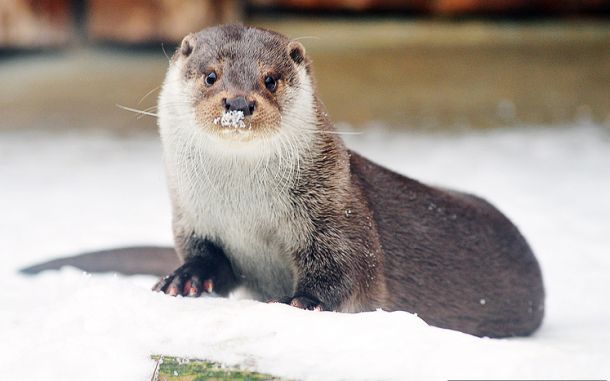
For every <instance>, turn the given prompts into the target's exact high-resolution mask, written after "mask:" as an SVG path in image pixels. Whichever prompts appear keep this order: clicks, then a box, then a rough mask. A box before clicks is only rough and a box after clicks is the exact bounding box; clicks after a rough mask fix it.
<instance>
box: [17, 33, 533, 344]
mask: <svg viewBox="0 0 610 381" xmlns="http://www.w3.org/2000/svg"><path fill="white" fill-rule="evenodd" d="M327 115H328V114H327V112H326V110H325V108H324V105H323V103H322V102H321V100H320V99H319V97H318V95H317V92H316V87H315V81H314V77H313V72H312V62H311V59H310V58H309V56H308V55H307V54H306V51H305V48H304V47H303V45H302V44H301V43H299V42H298V41H295V40H291V39H289V38H287V37H285V36H283V35H281V34H278V33H275V32H273V31H269V30H264V29H258V28H254V27H247V26H241V25H225V26H217V27H212V28H207V29H204V30H202V31H200V32H198V33H194V34H190V35H188V36H186V37H185V38H184V40H183V41H182V43H181V44H180V46H179V47H178V48H177V50H176V52H175V54H174V55H173V57H172V58H171V62H170V65H169V68H168V70H167V74H166V78H165V81H164V83H163V86H162V90H161V93H160V96H159V103H158V124H159V130H160V135H161V141H162V146H163V155H164V161H165V167H166V175H167V179H168V184H169V194H170V197H171V202H172V208H173V213H172V217H173V219H172V221H173V234H174V239H175V253H174V252H173V250H171V249H154V248H148V249H137V248H135V249H131V250H129V249H128V250H123V251H122V252H121V254H120V255H118V254H117V255H114V254H113V253H115V254H116V253H117V252H113V251H111V252H106V253H102V254H104V255H102V257H106V258H110V257H112V258H114V259H116V258H118V257H121V258H124V257H129V256H131V257H132V258H136V260H132V261H131V264H132V265H133V263H134V262H136V263H137V262H147V259H146V258H147V257H146V255H147V254H146V252H147V250H149V251H151V253H152V254H151V257H150V258H151V262H153V263H152V264H142V266H143V268H145V269H146V271H149V270H150V271H151V273H159V272H160V271H161V270H162V267H163V265H161V264H159V263H160V262H163V261H165V262H166V263H167V264H168V266H172V265H176V266H177V268H175V269H174V270H173V271H172V272H171V274H169V275H167V276H165V277H164V278H162V279H161V280H160V281H159V282H158V283H157V284H156V285H155V287H154V290H156V291H159V292H163V293H166V294H168V295H172V296H176V295H182V296H189V297H198V296H201V295H204V294H207V293H212V292H213V293H216V294H219V295H223V296H226V295H228V294H229V293H231V291H233V290H235V289H236V288H237V287H244V288H246V289H248V290H249V291H250V292H251V293H252V294H253V295H254V297H255V298H256V299H258V300H261V301H267V302H279V303H286V304H289V305H291V306H294V307H298V308H303V309H308V310H328V311H339V312H361V311H371V310H375V309H380V308H381V309H383V310H387V311H397V310H401V311H408V312H411V313H416V314H417V315H418V316H419V317H421V318H422V319H423V320H424V321H426V322H427V323H428V324H430V325H434V326H437V327H442V328H449V329H453V330H458V331H461V332H465V333H469V334H472V335H476V336H488V337H507V336H524V335H529V334H531V333H532V332H534V331H535V330H536V329H537V328H538V327H539V326H540V324H541V322H542V318H543V314H544V287H543V281H542V275H541V270H540V267H539V265H538V263H537V261H536V258H535V256H534V254H533V253H532V250H531V249H530V247H529V246H528V244H527V242H526V241H525V239H524V238H523V236H522V235H521V234H520V232H519V231H518V229H517V228H516V227H515V226H514V225H513V224H512V223H511V222H510V221H509V220H508V219H507V218H506V217H505V216H504V215H503V214H502V213H501V212H499V211H498V210H497V209H496V208H495V207H494V206H492V205H491V204H490V203H488V202H486V201H485V200H483V199H481V198H479V197H477V196H473V195H470V194H466V193H461V192H457V191H453V190H448V189H442V188H437V187H432V186H429V185H426V184H423V183H421V182H418V181H416V180H413V179H410V178H408V177H405V176H403V175H400V174H398V173H395V172H392V171H390V170H388V169H386V168H384V167H382V166H379V165H377V164H375V163H373V162H371V161H369V160H368V159H366V158H364V157H362V156H361V155H359V154H357V153H355V152H353V151H350V150H349V149H347V148H346V146H345V144H344V143H343V141H342V139H341V138H340V136H339V135H338V134H337V133H335V130H334V127H333V124H332V122H331V121H330V119H329V118H328V116H327ZM98 254H100V253H98ZM176 254H177V258H178V259H179V264H178V261H177V260H176V259H174V258H172V257H171V256H173V255H176ZM86 258H89V257H87V256H86ZM80 261H81V262H80V263H81V264H83V262H82V258H80ZM69 262H70V261H69V260H63V261H60V263H58V262H56V261H55V262H50V264H49V265H47V266H45V265H42V266H38V267H33V268H30V269H29V272H37V271H40V270H42V269H44V268H50V267H58V266H59V265H61V264H66V263H69ZM76 262H78V261H76ZM76 262H74V261H73V262H72V263H76ZM85 262H87V260H85ZM94 262H95V261H94ZM84 264H85V267H87V266H89V267H88V268H91V266H90V264H87V263H84ZM77 265H78V263H77ZM102 267H103V266H102ZM136 267H137V266H136ZM98 268H99V267H98ZM103 268H105V269H108V266H106V267H103ZM26 270H27V269H26ZM153 270H154V271H153ZM129 271H130V272H132V273H133V272H136V269H134V268H133V267H130V270H129ZM168 271H169V269H168Z"/></svg>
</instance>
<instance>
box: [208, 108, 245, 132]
mask: <svg viewBox="0 0 610 381" xmlns="http://www.w3.org/2000/svg"><path fill="white" fill-rule="evenodd" d="M244 118H245V116H244V112H243V111H239V110H230V111H225V112H223V113H222V117H218V118H216V119H214V124H219V123H220V125H221V126H223V127H233V128H246V123H245V122H244Z"/></svg>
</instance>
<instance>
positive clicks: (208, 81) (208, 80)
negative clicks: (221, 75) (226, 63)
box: [205, 71, 217, 86]
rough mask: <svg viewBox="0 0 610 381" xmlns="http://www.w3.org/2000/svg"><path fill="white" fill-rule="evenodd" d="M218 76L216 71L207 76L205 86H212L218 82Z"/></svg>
mask: <svg viewBox="0 0 610 381" xmlns="http://www.w3.org/2000/svg"><path fill="white" fill-rule="evenodd" d="M216 79H217V76H216V72H215V71H211V72H210V74H208V75H206V76H205V84H206V85H208V86H212V85H213V84H214V83H215V82H216Z"/></svg>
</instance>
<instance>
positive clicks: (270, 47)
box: [159, 25, 315, 142]
mask: <svg viewBox="0 0 610 381" xmlns="http://www.w3.org/2000/svg"><path fill="white" fill-rule="evenodd" d="M314 108H315V107H314V95H313V90H312V83H311V80H310V77H309V60H308V58H307V57H306V56H305V49H304V47H303V45H301V44H300V43H299V42H296V41H292V40H290V39H288V38H286V37H285V36H283V35H280V34H278V33H275V32H271V31H267V30H262V29H257V28H251V27H245V26H241V25H225V26H219V27H213V28H208V29H204V30H202V31H201V32H198V33H194V34H190V35H188V36H186V37H185V38H184V40H182V43H181V45H180V47H179V48H178V49H177V51H176V53H175V54H174V56H173V57H172V60H171V63H170V68H169V70H168V73H167V77H166V79H165V83H164V85H163V91H162V93H161V96H160V99H159V124H160V126H161V129H162V130H163V129H178V128H190V129H196V130H199V131H200V132H203V133H205V134H208V135H209V136H213V137H216V138H220V139H222V140H226V141H241V142H248V141H252V140H255V139H257V138H269V137H272V136H273V135H274V134H278V133H280V132H282V130H285V129H290V128H296V126H297V125H299V124H301V125H302V124H303V123H305V124H309V125H311V123H314V124H315V114H314V111H313V110H314Z"/></svg>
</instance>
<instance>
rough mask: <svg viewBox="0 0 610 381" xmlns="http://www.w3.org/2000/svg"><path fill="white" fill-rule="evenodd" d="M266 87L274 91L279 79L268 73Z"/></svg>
mask: <svg viewBox="0 0 610 381" xmlns="http://www.w3.org/2000/svg"><path fill="white" fill-rule="evenodd" d="M265 87H266V88H267V90H269V91H271V92H272V93H273V92H274V91H275V89H276V88H277V81H276V80H275V79H274V78H273V77H272V76H270V75H268V76H266V77H265Z"/></svg>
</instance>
